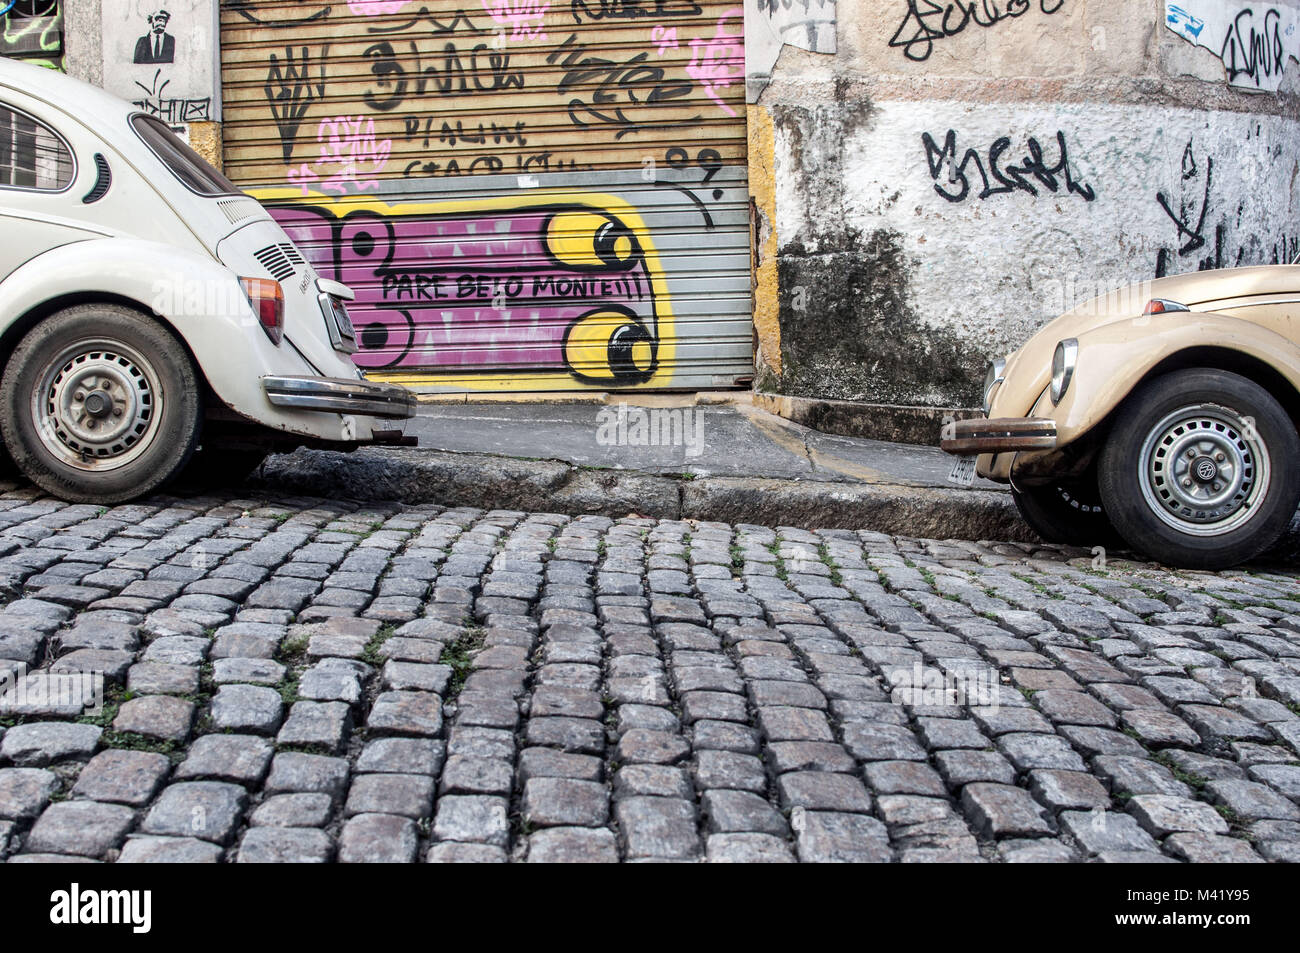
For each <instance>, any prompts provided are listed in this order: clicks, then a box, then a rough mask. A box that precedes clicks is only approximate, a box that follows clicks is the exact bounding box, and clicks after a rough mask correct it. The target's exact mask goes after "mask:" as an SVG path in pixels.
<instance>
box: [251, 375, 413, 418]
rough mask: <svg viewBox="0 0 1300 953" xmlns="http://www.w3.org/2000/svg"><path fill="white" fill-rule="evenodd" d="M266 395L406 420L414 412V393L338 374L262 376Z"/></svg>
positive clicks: (301, 406)
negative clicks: (332, 375)
mask: <svg viewBox="0 0 1300 953" xmlns="http://www.w3.org/2000/svg"><path fill="white" fill-rule="evenodd" d="M262 387H263V389H265V391H266V399H267V400H269V401H270V402H271V403H272V404H274V405H275V406H277V407H288V408H291V409H294V410H316V411H321V412H323V413H334V414H358V415H360V416H366V417H383V418H386V419H389V420H405V419H407V418H408V417H414V416H415V410H416V401H415V395H414V394H412V393H411V392H410V391H409V390H407V389H406V388H405V387H398V386H397V385H395V384H376V383H374V382H372V381H360V380H345V379H343V378H338V377H263V378H262Z"/></svg>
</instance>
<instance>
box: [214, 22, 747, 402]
mask: <svg viewBox="0 0 1300 953" xmlns="http://www.w3.org/2000/svg"><path fill="white" fill-rule="evenodd" d="M742 31H743V14H742V10H741V7H740V5H739V4H736V3H721V2H714V0H563V2H545V0H541V2H539V0H478V2H477V3H476V4H475V3H470V2H468V0H432V2H430V0H423V2H409V3H408V2H401V0H395V2H389V0H352V2H334V3H330V4H326V3H317V2H298V3H289V2H284V0H280V2H258V0H223V3H222V81H223V82H222V85H223V105H224V118H225V124H224V133H223V134H224V138H225V156H226V165H225V170H226V172H227V174H228V175H230V177H231V178H232V179H234V180H235V181H236V182H238V183H239V184H241V185H242V186H244V187H245V188H248V189H249V190H250V191H251V192H253V194H255V195H257V196H258V198H260V199H262V200H263V201H264V202H266V203H267V204H268V205H270V206H272V208H273V213H274V214H275V215H276V217H277V218H279V219H280V220H281V221H282V223H283V224H284V225H285V226H286V228H288V229H289V230H290V232H291V234H292V235H293V237H294V238H295V240H297V241H300V242H301V243H302V245H303V247H304V250H305V251H306V252H307V254H308V255H309V257H311V259H312V261H313V263H314V264H315V265H316V266H317V268H318V270H320V271H321V273H322V274H325V275H327V276H330V277H335V278H337V279H339V280H342V281H345V282H346V283H348V284H350V285H352V286H353V287H354V288H355V289H356V290H357V292H358V302H357V304H356V305H355V306H354V307H353V309H352V310H353V317H354V321H355V323H356V324H357V326H358V328H359V329H360V330H361V333H362V340H363V351H362V353H361V354H360V355H358V363H360V364H361V365H362V366H363V367H366V368H368V369H370V370H371V371H372V373H374V374H375V375H377V376H378V375H382V376H384V377H386V378H388V379H392V380H398V381H401V382H403V383H407V384H409V385H411V386H414V387H417V388H420V389H427V390H497V389H521V390H540V389H547V390H552V389H576V388H583V387H597V388H601V389H608V388H611V387H638V388H658V389H665V388H686V389H693V388H700V387H716V386H731V385H733V384H736V383H739V382H743V381H745V380H747V379H748V378H749V377H750V376H751V375H752V372H753V364H752V332H751V323H750V257H749V209H748V189H747V184H746V181H745V142H746V139H745V120H744V51H743V41H742V38H741V34H742Z"/></svg>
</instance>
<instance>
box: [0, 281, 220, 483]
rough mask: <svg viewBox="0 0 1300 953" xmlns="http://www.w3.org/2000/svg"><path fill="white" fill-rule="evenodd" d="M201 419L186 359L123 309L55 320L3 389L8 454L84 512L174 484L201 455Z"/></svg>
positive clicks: (84, 311) (30, 342)
mask: <svg viewBox="0 0 1300 953" xmlns="http://www.w3.org/2000/svg"><path fill="white" fill-rule="evenodd" d="M202 409H203V408H202V397H201V389H200V387H199V379H198V375H197V373H196V371H195V369H194V365H193V363H192V362H191V361H190V358H189V355H188V354H187V353H186V351H185V349H184V348H183V347H182V346H181V345H180V343H179V342H178V341H177V340H176V339H175V338H174V337H172V335H171V334H170V333H168V331H167V330H166V329H165V328H163V327H162V326H161V325H159V324H157V323H156V322H155V321H153V320H151V319H149V318H147V317H145V316H144V315H142V314H139V313H137V312H135V311H132V310H130V309H129V308H124V307H120V306H118V305H109V304H90V305H77V306H74V307H71V308H67V309H65V310H63V311H60V312H58V313H57V314H54V315H51V316H50V317H49V318H47V319H46V320H44V321H42V322H41V323H40V324H38V325H36V327H34V328H32V330H31V331H29V332H28V333H27V335H26V337H24V338H23V339H22V341H21V342H19V344H18V347H17V348H15V349H14V353H13V355H12V356H11V357H10V359H9V363H8V365H7V366H6V368H5V372H4V376H3V378H2V379H0V434H3V437H4V442H5V446H6V447H7V448H8V449H9V452H10V453H11V454H12V455H13V457H14V460H15V461H16V462H17V463H18V465H19V467H21V468H22V470H23V472H24V473H25V474H27V476H28V477H29V478H30V479H31V480H32V481H33V482H35V483H36V484H38V485H39V486H41V487H42V488H44V489H46V490H48V491H49V492H50V493H53V494H54V495H56V496H59V497H62V498H64V499H67V500H72V501H75V502H79V503H120V502H122V501H124V500H129V499H133V498H135V497H139V496H143V495H145V494H146V493H149V492H150V491H152V490H154V489H156V488H158V487H159V486H162V485H163V484H164V483H166V482H167V481H168V480H170V479H171V478H172V477H173V476H175V475H176V473H177V472H179V471H180V469H181V468H182V467H183V466H184V465H185V462H186V461H187V460H188V459H189V457H190V454H191V453H193V452H194V447H195V444H196V442H197V440H198V436H199V428H200V426H201V422H202Z"/></svg>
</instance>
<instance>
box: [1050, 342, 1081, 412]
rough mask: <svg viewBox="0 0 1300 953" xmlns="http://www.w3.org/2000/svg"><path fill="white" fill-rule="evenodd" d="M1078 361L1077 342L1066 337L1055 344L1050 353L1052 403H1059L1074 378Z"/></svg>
mask: <svg viewBox="0 0 1300 953" xmlns="http://www.w3.org/2000/svg"><path fill="white" fill-rule="evenodd" d="M1078 362H1079V342H1078V340H1077V339H1076V338H1066V339H1065V340H1064V341H1061V342H1059V343H1058V344H1057V345H1056V353H1055V354H1053V355H1052V403H1053V404H1059V403H1060V402H1061V398H1062V397H1064V396H1065V392H1066V391H1067V390H1069V389H1070V381H1071V380H1073V379H1074V366H1075V365H1076V364H1077V363H1078Z"/></svg>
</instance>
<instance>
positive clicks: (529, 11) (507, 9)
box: [482, 0, 551, 42]
mask: <svg viewBox="0 0 1300 953" xmlns="http://www.w3.org/2000/svg"><path fill="white" fill-rule="evenodd" d="M482 3H483V9H484V10H485V11H486V12H487V15H488V16H490V17H491V18H492V19H493V20H494V21H496V23H497V24H499V25H500V26H501V27H503V28H504V27H510V29H511V33H510V39H512V40H520V41H525V42H526V41H529V40H545V39H546V33H545V32H544V31H543V29H542V20H543V18H544V17H545V16H546V11H547V10H549V9H550V7H551V4H550V0H546V2H545V3H543V2H542V0H482Z"/></svg>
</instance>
